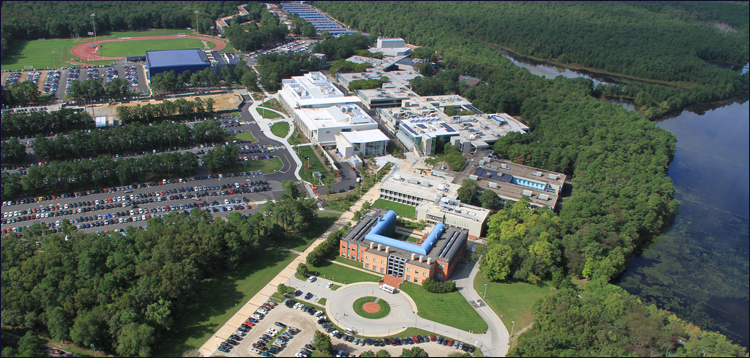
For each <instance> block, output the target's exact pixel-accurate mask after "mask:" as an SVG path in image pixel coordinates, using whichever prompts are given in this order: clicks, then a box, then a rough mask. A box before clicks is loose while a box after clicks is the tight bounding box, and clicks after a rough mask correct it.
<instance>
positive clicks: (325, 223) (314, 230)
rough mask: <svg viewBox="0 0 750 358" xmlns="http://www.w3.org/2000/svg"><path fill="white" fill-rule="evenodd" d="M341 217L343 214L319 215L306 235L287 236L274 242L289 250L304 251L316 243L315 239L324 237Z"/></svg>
mask: <svg viewBox="0 0 750 358" xmlns="http://www.w3.org/2000/svg"><path fill="white" fill-rule="evenodd" d="M339 216H341V214H336V213H318V218H317V219H315V220H314V221H313V223H312V225H311V226H310V228H309V229H308V230H307V231H306V232H305V233H304V235H294V236H287V237H284V238H282V239H280V240H278V241H274V244H275V245H278V246H281V247H286V248H287V249H292V250H296V251H304V250H305V249H306V248H307V247H308V246H310V244H311V243H312V242H313V241H315V239H317V238H318V237H320V235H323V233H324V232H325V231H326V230H328V228H329V227H331V225H333V223H335V222H336V220H338V219H339Z"/></svg>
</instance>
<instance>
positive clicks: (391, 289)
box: [380, 285, 396, 293]
mask: <svg viewBox="0 0 750 358" xmlns="http://www.w3.org/2000/svg"><path fill="white" fill-rule="evenodd" d="M380 289H381V290H383V291H385V292H388V293H394V292H395V291H396V288H395V287H393V286H389V285H380Z"/></svg>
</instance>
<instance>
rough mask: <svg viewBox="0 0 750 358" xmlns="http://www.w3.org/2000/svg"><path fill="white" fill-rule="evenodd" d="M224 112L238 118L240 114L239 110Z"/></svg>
mask: <svg viewBox="0 0 750 358" xmlns="http://www.w3.org/2000/svg"><path fill="white" fill-rule="evenodd" d="M225 114H231V115H232V116H234V118H240V116H241V115H240V111H234V112H229V113H225Z"/></svg>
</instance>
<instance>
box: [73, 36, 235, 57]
mask: <svg viewBox="0 0 750 358" xmlns="http://www.w3.org/2000/svg"><path fill="white" fill-rule="evenodd" d="M167 39H198V40H203V41H211V42H213V43H215V44H216V47H214V48H213V49H212V51H220V50H223V49H224V47H226V46H227V45H226V44H225V43H224V42H222V41H219V40H217V39H212V38H210V37H199V36H149V37H132V38H128V39H110V40H101V41H95V42H88V43H85V44H80V45H78V46H76V47H73V48H72V49H71V50H70V53H71V54H73V56H75V57H77V58H82V59H84V61H93V60H94V50H96V51H97V52H98V50H99V46H96V47H95V48H91V44H92V43H94V44H100V43H105V42H117V41H140V40H167ZM124 58H125V57H102V56H96V59H97V60H103V61H106V60H122V59H124Z"/></svg>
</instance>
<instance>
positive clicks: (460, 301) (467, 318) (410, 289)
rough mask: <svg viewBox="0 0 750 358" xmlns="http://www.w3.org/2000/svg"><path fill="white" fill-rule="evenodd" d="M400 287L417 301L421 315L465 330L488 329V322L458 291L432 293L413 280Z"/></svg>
mask: <svg viewBox="0 0 750 358" xmlns="http://www.w3.org/2000/svg"><path fill="white" fill-rule="evenodd" d="M400 288H401V290H403V291H404V292H406V293H407V294H408V295H409V296H411V298H412V299H413V300H414V302H416V303H417V308H418V309H419V313H418V314H419V317H422V318H424V319H429V320H431V321H435V322H438V323H442V324H445V325H448V326H451V327H455V328H458V329H461V330H464V331H474V332H477V333H483V332H485V331H487V323H485V322H484V320H483V319H482V317H480V316H479V313H477V312H476V311H475V310H474V308H473V307H471V305H470V304H469V302H467V301H466V299H465V298H464V296H461V294H460V293H459V292H458V291H454V292H450V293H430V292H427V291H426V290H425V289H424V288H422V286H419V285H417V284H414V283H411V282H404V283H402V284H401V287H400Z"/></svg>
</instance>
